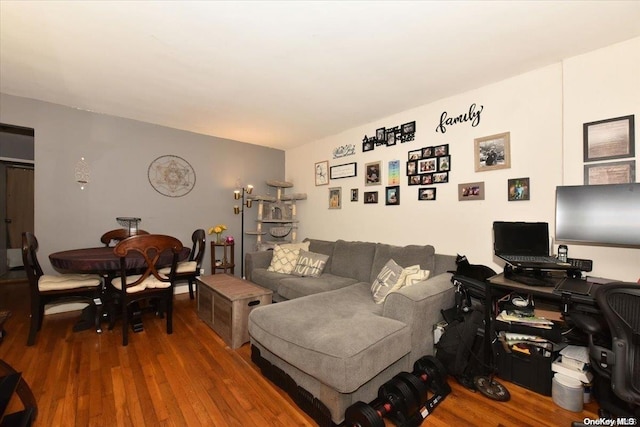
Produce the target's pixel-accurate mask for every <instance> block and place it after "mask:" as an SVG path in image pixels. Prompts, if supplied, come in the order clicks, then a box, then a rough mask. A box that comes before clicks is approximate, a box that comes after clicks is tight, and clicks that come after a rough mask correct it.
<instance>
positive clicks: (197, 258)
mask: <svg viewBox="0 0 640 427" xmlns="http://www.w3.org/2000/svg"><path fill="white" fill-rule="evenodd" d="M191 241H192V242H193V246H192V247H191V252H190V253H189V259H188V260H186V261H181V262H179V263H178V267H177V268H176V282H181V281H184V280H187V281H188V282H189V297H190V298H191V299H194V294H193V289H194V286H195V281H196V277H198V276H199V275H200V269H201V268H202V260H203V259H204V250H205V247H206V242H207V236H206V234H205V231H204V230H203V229H202V228H199V229H197V230H196V231H194V232H193V234H192V235H191ZM160 273H161V274H169V267H166V268H163V269H162V270H160Z"/></svg>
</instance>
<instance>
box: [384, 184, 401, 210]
mask: <svg viewBox="0 0 640 427" xmlns="http://www.w3.org/2000/svg"><path fill="white" fill-rule="evenodd" d="M384 204H385V205H392V206H393V205H399V204H400V186H399V185H392V186H390V187H387V188H385V203H384Z"/></svg>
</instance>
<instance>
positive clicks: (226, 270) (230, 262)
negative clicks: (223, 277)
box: [211, 242, 236, 275]
mask: <svg viewBox="0 0 640 427" xmlns="http://www.w3.org/2000/svg"><path fill="white" fill-rule="evenodd" d="M218 248H222V258H217V257H216V251H217V249H218ZM216 259H218V260H219V261H220V264H218V265H216ZM235 266H236V263H235V243H226V242H225V243H216V242H211V274H216V272H222V273H223V274H231V275H233V274H234V271H235Z"/></svg>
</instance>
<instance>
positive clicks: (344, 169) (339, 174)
mask: <svg viewBox="0 0 640 427" xmlns="http://www.w3.org/2000/svg"><path fill="white" fill-rule="evenodd" d="M354 176H358V164H357V163H356V162H351V163H343V164H341V165H335V166H331V167H330V168H329V178H330V179H342V178H352V177H354Z"/></svg>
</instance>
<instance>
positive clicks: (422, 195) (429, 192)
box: [418, 187, 437, 200]
mask: <svg viewBox="0 0 640 427" xmlns="http://www.w3.org/2000/svg"><path fill="white" fill-rule="evenodd" d="M436 191H437V188H436V187H423V188H418V200H435V199H436Z"/></svg>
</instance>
